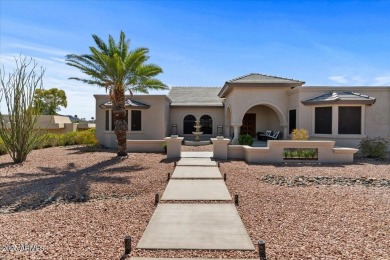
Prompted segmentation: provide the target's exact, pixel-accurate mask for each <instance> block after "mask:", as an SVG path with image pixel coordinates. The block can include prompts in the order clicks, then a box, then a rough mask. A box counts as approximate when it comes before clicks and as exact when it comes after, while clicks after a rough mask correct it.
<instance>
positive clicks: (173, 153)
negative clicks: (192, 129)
mask: <svg viewBox="0 0 390 260" xmlns="http://www.w3.org/2000/svg"><path fill="white" fill-rule="evenodd" d="M183 139H184V137H165V142H167V158H168V159H173V158H180V156H181V143H182V141H183Z"/></svg>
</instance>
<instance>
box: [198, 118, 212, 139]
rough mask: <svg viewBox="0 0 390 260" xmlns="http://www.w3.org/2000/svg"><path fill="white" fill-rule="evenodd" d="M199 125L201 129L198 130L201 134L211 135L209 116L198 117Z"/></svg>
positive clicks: (210, 119)
mask: <svg viewBox="0 0 390 260" xmlns="http://www.w3.org/2000/svg"><path fill="white" fill-rule="evenodd" d="M200 125H201V126H202V128H201V129H200V130H201V131H202V132H203V134H206V135H211V134H213V119H212V118H211V116H209V115H203V116H201V117H200Z"/></svg>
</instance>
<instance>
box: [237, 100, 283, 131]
mask: <svg viewBox="0 0 390 260" xmlns="http://www.w3.org/2000/svg"><path fill="white" fill-rule="evenodd" d="M278 112H279V111H277V110H276V109H275V108H273V107H271V106H269V105H265V104H260V105H254V106H252V107H250V108H249V109H248V110H247V111H246V112H245V114H244V115H243V117H242V125H241V131H240V134H249V135H251V136H252V137H254V138H255V137H256V135H257V133H265V131H267V130H268V131H273V132H277V131H279V132H283V131H284V125H285V123H284V119H283V118H280V115H279V113H278Z"/></svg>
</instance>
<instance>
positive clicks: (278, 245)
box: [220, 160, 390, 259]
mask: <svg viewBox="0 0 390 260" xmlns="http://www.w3.org/2000/svg"><path fill="white" fill-rule="evenodd" d="M220 170H221V172H222V173H226V174H227V186H228V189H229V191H230V192H231V194H232V193H234V192H235V191H236V192H237V193H238V194H239V207H238V211H239V213H240V215H241V218H242V220H243V222H244V225H245V226H246V227H247V229H248V232H249V235H250V237H251V238H252V240H253V242H254V243H255V242H256V241H257V240H258V239H264V240H265V241H266V249H267V256H268V257H269V258H270V259H390V189H389V187H372V186H370V187H366V186H364V185H351V186H343V185H338V184H334V185H328V184H327V182H326V183H324V184H323V185H309V186H303V187H302V186H300V185H298V186H297V185H292V186H291V187H288V186H287V185H282V186H281V185H280V184H279V183H278V182H276V183H275V184H270V183H267V182H264V179H267V176H270V175H271V176H280V177H286V178H291V177H301V178H302V176H306V179H308V178H309V179H310V178H313V177H315V176H323V177H328V178H327V179H329V178H331V179H334V177H337V176H342V177H348V178H361V177H364V178H367V179H368V178H375V179H387V180H389V179H390V164H389V163H388V162H375V161H367V160H366V161H363V160H361V161H359V162H356V163H354V164H349V165H318V164H317V165H311V164H309V165H305V164H295V165H248V164H246V163H244V162H241V161H233V162H227V163H221V168H220Z"/></svg>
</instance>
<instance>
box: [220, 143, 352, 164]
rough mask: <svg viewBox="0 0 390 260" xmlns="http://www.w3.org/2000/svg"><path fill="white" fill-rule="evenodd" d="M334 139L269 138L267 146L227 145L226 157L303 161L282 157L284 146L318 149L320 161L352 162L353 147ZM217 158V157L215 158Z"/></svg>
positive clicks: (268, 160)
mask: <svg viewBox="0 0 390 260" xmlns="http://www.w3.org/2000/svg"><path fill="white" fill-rule="evenodd" d="M334 145H335V142H334V141H285V140H270V141H268V143H267V147H251V146H247V145H229V146H228V149H227V153H228V155H227V156H228V159H244V160H245V161H246V162H248V163H284V162H304V161H305V160H304V159H302V160H299V161H291V160H286V159H284V157H283V151H284V149H285V148H303V149H309V148H315V149H318V160H315V162H320V163H352V162H353V155H354V154H355V153H356V152H357V151H358V150H357V149H354V148H341V147H334ZM217 159H218V158H217Z"/></svg>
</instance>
